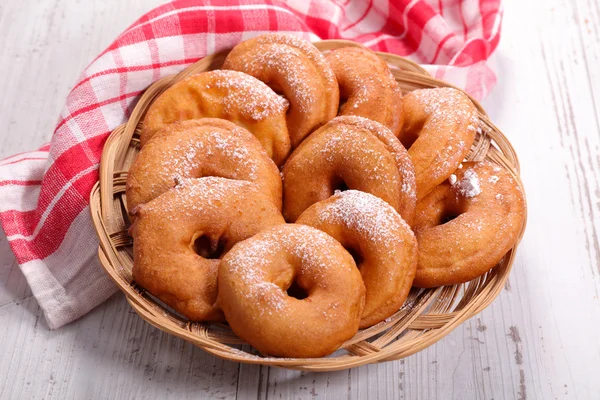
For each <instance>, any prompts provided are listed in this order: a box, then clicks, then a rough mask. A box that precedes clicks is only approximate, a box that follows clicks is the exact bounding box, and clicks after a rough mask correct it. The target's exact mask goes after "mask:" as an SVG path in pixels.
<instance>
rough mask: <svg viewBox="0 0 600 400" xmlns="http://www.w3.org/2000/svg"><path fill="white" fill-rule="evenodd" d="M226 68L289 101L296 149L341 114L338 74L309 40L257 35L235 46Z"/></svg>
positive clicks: (285, 36)
mask: <svg viewBox="0 0 600 400" xmlns="http://www.w3.org/2000/svg"><path fill="white" fill-rule="evenodd" d="M223 69H233V70H236V71H242V72H245V73H247V74H249V75H252V76H254V77H256V78H258V79H260V80H261V81H263V82H265V83H266V84H267V85H269V86H270V87H271V88H273V89H274V90H275V91H276V92H278V93H282V94H283V95H284V96H285V97H286V98H287V99H288V100H289V102H290V109H289V111H288V115H287V127H288V131H289V134H290V139H291V141H292V147H296V146H298V145H299V144H300V142H301V141H302V140H303V139H304V138H305V137H306V136H307V135H308V134H309V133H311V132H312V131H314V130H315V129H317V128H318V127H319V126H321V125H323V124H324V123H325V122H327V121H329V120H330V119H332V118H333V117H335V116H336V114H337V111H338V102H339V97H340V96H339V89H338V84H337V81H336V79H335V75H334V74H333V71H332V70H331V67H329V64H328V63H327V61H325V58H324V57H323V55H322V54H321V53H320V52H319V50H317V48H316V47H314V46H313V45H312V44H311V43H310V42H308V41H306V40H303V39H300V38H298V37H295V36H291V35H285V34H280V33H267V34H264V35H260V36H257V37H255V38H253V39H250V40H246V41H244V42H242V43H240V44H238V45H237V46H235V47H234V48H233V49H232V50H231V52H230V53H229V55H228V56H227V58H226V59H225V63H224V64H223Z"/></svg>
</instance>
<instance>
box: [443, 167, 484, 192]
mask: <svg viewBox="0 0 600 400" xmlns="http://www.w3.org/2000/svg"><path fill="white" fill-rule="evenodd" d="M450 184H451V185H452V187H453V188H455V189H456V190H457V191H458V193H460V194H461V195H463V196H464V197H467V198H471V197H475V196H477V195H478V194H479V193H481V186H480V185H479V177H478V176H477V173H476V172H475V171H474V170H473V169H472V168H470V169H467V170H466V171H465V173H464V175H463V177H462V179H461V180H460V181H457V180H456V177H455V179H454V183H452V182H450Z"/></svg>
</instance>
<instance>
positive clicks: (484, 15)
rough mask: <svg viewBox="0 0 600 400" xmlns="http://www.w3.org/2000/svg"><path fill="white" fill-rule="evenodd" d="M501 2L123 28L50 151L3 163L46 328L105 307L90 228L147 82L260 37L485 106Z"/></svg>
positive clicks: (362, 4) (218, 9)
mask: <svg viewBox="0 0 600 400" xmlns="http://www.w3.org/2000/svg"><path fill="white" fill-rule="evenodd" d="M501 17H502V11H501V6H500V1H499V0H370V1H362V0H356V1H354V0H346V1H344V0H287V1H274V0H260V1H257V0H236V1H230V0H212V1H208V0H204V1H202V0H178V1H173V2H170V3H167V4H165V5H163V6H160V7H158V8H156V9H154V10H152V11H150V12H149V13H147V14H146V15H144V16H142V17H141V18H140V19H139V20H137V21H136V22H135V23H134V24H133V25H131V26H130V27H129V28H127V29H126V30H125V31H124V32H123V33H122V34H121V35H120V36H119V37H118V38H117V39H116V40H115V42H114V43H112V44H111V45H110V46H109V47H108V48H107V49H106V50H105V51H104V52H102V53H101V54H100V55H99V56H98V57H97V58H96V59H95V60H94V61H92V63H91V64H90V65H89V66H88V67H87V68H86V69H85V71H84V72H83V73H82V74H81V76H80V78H79V80H78V82H77V84H76V85H75V87H74V88H73V90H72V91H71V93H70V94H69V96H68V97H67V100H66V104H65V107H64V109H63V111H62V113H61V115H60V119H59V122H58V124H57V126H56V129H55V131H54V134H53V136H52V139H51V142H50V144H48V145H45V146H42V147H40V148H39V149H38V150H36V151H32V152H27V153H22V154H19V155H15V156H12V157H9V158H7V159H5V160H3V161H1V162H0V222H1V223H2V227H3V229H4V231H5V233H6V235H7V238H8V241H9V243H10V246H11V248H12V250H13V252H14V254H15V257H16V258H17V261H18V263H19V265H20V267H21V270H22V271H23V274H24V275H25V277H26V279H27V281H28V283H29V285H30V286H31V290H32V292H33V294H34V296H35V297H36V298H37V300H38V302H39V304H40V306H41V307H42V309H43V311H44V315H45V317H46V320H47V322H48V326H49V327H50V328H51V329H55V328H58V327H60V326H62V325H64V324H66V323H68V322H70V321H73V320H74V319H76V318H78V317H80V316H81V315H83V314H85V313H87V312H88V311H89V310H91V309H92V308H94V307H95V306H97V305H98V304H100V303H101V302H103V301H104V300H106V299H107V298H108V297H109V296H110V295H111V294H113V293H114V292H115V291H116V286H115V285H114V284H113V283H112V282H111V281H110V279H109V278H108V276H107V275H106V274H105V273H104V271H103V270H102V268H101V267H100V264H99V261H98V259H97V248H98V240H97V238H96V236H95V232H94V229H93V227H92V222H91V220H90V218H89V194H90V191H91V188H92V186H93V185H94V184H95V182H96V181H97V179H98V164H99V161H100V155H101V153H102V147H103V145H104V142H105V140H106V138H107V137H108V135H109V134H110V132H111V131H112V130H113V129H114V128H116V127H117V126H118V125H120V124H122V123H124V122H125V121H126V120H127V117H128V116H129V114H130V113H131V111H132V109H133V107H134V106H135V103H136V101H137V99H138V97H139V95H140V94H141V93H142V92H143V91H144V89H145V88H146V87H148V86H149V85H150V84H151V83H152V82H154V81H156V80H158V79H160V78H161V77H164V76H166V75H169V74H174V73H177V72H179V71H181V70H182V69H184V68H185V67H186V66H188V65H189V64H191V63H193V62H195V61H197V60H198V59H200V58H202V57H204V56H205V55H208V54H212V53H214V52H218V51H220V50H223V49H227V48H231V47H233V46H234V45H236V44H237V43H239V42H241V41H243V40H245V39H248V38H250V37H253V36H256V35H258V34H261V33H264V32H269V31H279V32H287V33H290V34H295V35H298V36H301V37H304V38H306V39H309V40H313V41H314V40H319V39H348V40H354V41H358V42H361V43H363V44H364V45H366V46H367V47H369V48H371V49H373V50H377V51H384V52H390V53H395V54H398V55H401V56H404V57H408V58H411V59H412V60H414V61H416V62H418V63H420V64H424V65H425V67H426V68H427V70H428V71H429V72H430V73H432V75H433V76H435V77H436V78H438V79H444V80H448V81H450V82H452V83H454V84H455V85H457V86H459V87H462V88H464V89H465V90H466V91H467V92H469V93H470V94H471V95H472V96H473V97H475V98H477V99H481V98H483V97H485V96H486V95H487V93H488V92H489V91H490V90H491V89H492V87H493V86H494V85H495V83H496V78H495V76H494V74H493V72H492V71H491V70H490V69H489V68H488V66H487V65H486V60H487V59H488V58H489V56H490V55H491V53H492V52H493V51H494V49H495V48H496V46H497V44H498V41H499V39H500V25H501Z"/></svg>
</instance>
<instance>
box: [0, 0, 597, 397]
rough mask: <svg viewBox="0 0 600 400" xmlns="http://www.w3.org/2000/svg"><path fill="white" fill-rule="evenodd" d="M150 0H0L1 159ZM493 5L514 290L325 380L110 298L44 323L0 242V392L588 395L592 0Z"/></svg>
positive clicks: (591, 363) (48, 128)
mask: <svg viewBox="0 0 600 400" xmlns="http://www.w3.org/2000/svg"><path fill="white" fill-rule="evenodd" d="M159 3H162V1H161V0H135V1H134V0H130V1H127V2H123V1H117V0H85V1H83V0H81V1H72V0H36V1H34V0H23V1H18V2H17V1H11V2H7V1H5V2H1V3H0V46H1V48H2V49H3V57H2V58H0V71H1V72H2V74H0V89H1V90H2V93H3V94H4V95H3V96H2V97H0V129H2V132H4V133H3V134H2V135H0V157H4V156H7V155H10V154H12V153H15V152H20V151H25V150H28V149H31V148H34V147H37V146H40V145H42V144H43V143H44V142H46V141H48V140H49V138H50V136H51V134H52V131H53V128H54V123H55V122H56V119H57V117H58V113H59V112H60V109H61V107H62V104H63V100H64V98H65V97H66V95H67V94H68V91H69V89H70V87H72V85H73V84H74V83H75V81H76V80H77V76H78V74H79V73H80V72H81V70H82V69H83V68H84V67H85V65H86V64H87V63H88V62H89V61H91V59H92V58H93V57H94V56H95V55H97V54H98V53H99V52H100V51H101V50H102V49H103V48H104V47H106V46H107V45H108V44H109V43H110V41H111V40H112V39H113V38H114V37H116V35H117V34H118V33H119V32H120V31H122V30H123V29H124V28H125V27H126V26H128V25H129V24H130V23H131V22H133V20H134V19H135V18H136V17H138V16H139V15H141V14H142V13H143V12H145V11H147V10H149V9H150V8H151V7H153V6H155V5H157V4H159ZM504 7H505V10H504V16H505V19H504V26H503V33H502V35H503V36H502V40H501V42H500V46H499V49H498V52H497V53H496V54H495V56H494V57H493V60H492V66H493V67H494V69H495V71H496V72H497V75H498V81H499V84H498V86H497V88H496V89H495V90H494V92H493V93H492V95H491V96H490V97H489V98H488V99H487V100H486V101H485V102H484V106H485V107H486V109H487V110H488V112H489V113H490V114H491V116H492V119H493V120H494V121H495V122H496V123H497V125H498V126H499V127H500V128H501V129H502V130H503V131H504V133H505V134H506V135H507V136H508V137H509V138H510V139H511V141H512V142H513V144H514V145H515V148H516V149H517V151H518V154H519V155H520V158H521V164H522V176H523V180H524V182H525V185H526V188H527V197H528V203H529V205H530V210H529V221H528V229H527V232H526V234H525V237H524V238H523V243H522V244H521V246H520V247H519V253H518V255H517V261H516V263H515V266H514V269H513V273H512V275H511V278H510V280H509V284H507V286H506V290H505V291H504V292H503V293H502V294H501V295H500V296H499V298H498V299H497V300H496V301H495V302H494V303H493V304H492V305H491V306H490V307H489V308H488V309H486V310H485V311H484V312H482V313H481V314H480V315H479V316H477V317H476V318H473V319H471V320H469V321H467V322H466V323H465V324H463V325H462V326H460V327H459V328H458V329H456V330H455V331H454V332H452V334H450V335H449V336H448V337H446V338H445V339H444V340H442V341H441V342H439V343H438V344H436V345H434V346H432V347H430V348H428V349H426V350H424V351H422V352H420V353H418V354H416V355H414V356H412V357H409V358H407V359H405V360H400V361H396V362H389V363H385V364H378V365H370V366H364V367H360V368H356V369H353V370H350V371H340V372H332V373H325V374H309V373H300V372H295V371H287V370H283V369H279V368H267V367H260V366H250V365H238V364H234V363H230V362H224V361H221V360H219V359H217V358H215V357H212V356H209V355H208V354H206V353H204V352H202V351H201V350H199V349H196V348H194V347H193V346H191V345H189V344H187V343H185V342H182V341H181V340H179V339H176V338H173V337H169V336H168V335H165V334H163V333H162V332H160V331H158V330H156V329H154V328H152V327H151V326H149V325H148V324H146V323H145V322H143V321H142V320H141V319H140V318H139V317H138V316H137V315H136V314H135V313H133V312H132V311H131V310H130V308H129V306H128V305H127V303H126V302H125V301H124V299H123V298H122V297H121V296H119V295H117V296H115V297H113V298H111V299H110V300H109V301H108V302H106V303H105V304H103V305H101V306H100V307H98V308H97V309H95V310H94V311H93V312H91V313H90V314H88V315H86V316H85V317H83V318H81V319H80V320H78V321H76V322H74V323H72V324H70V325H68V326H66V327H64V328H62V329H59V330H56V331H49V330H48V328H47V326H46V324H45V322H44V319H43V315H42V313H41V311H40V309H39V307H38V306H37V303H36V301H35V299H34V298H33V297H31V292H30V291H29V289H28V287H27V284H26V282H25V279H24V277H23V275H22V274H21V272H20V270H19V268H18V265H17V264H16V262H15V261H14V258H13V257H12V254H11V253H10V250H9V247H8V244H7V242H6V240H5V238H4V236H0V326H2V327H6V328H4V329H0V354H1V355H2V356H1V357H0V398H2V399H13V398H15V399H16V398H31V399H41V398H57V399H63V398H99V399H100V398H165V397H170V398H198V397H200V398H236V397H237V398H243V399H245V398H257V399H267V398H300V399H312V398H317V397H318V398H326V399H327V398H330V399H339V398H352V399H354V398H381V399H413V398H418V399H435V398H439V399H448V398H452V399H492V398H493V399H496V400H498V399H537V398H539V399H555V398H557V399H577V398H580V399H588V398H595V397H597V395H598V393H600V380H599V379H598V378H597V376H596V375H597V371H598V368H600V341H598V339H597V332H598V331H600V299H599V298H598V292H599V291H600V244H599V235H600V123H599V121H600V70H599V69H598V65H600V5H599V4H598V2H597V1H596V0H576V1H569V0H549V1H543V0H531V1H528V2H523V1H516V0H505V1H504ZM25 70H27V71H28V72H27V73H26V74H25V73H24V71H25Z"/></svg>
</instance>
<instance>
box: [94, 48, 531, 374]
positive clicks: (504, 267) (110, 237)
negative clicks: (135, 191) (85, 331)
mask: <svg viewBox="0 0 600 400" xmlns="http://www.w3.org/2000/svg"><path fill="white" fill-rule="evenodd" d="M315 45H316V46H317V48H318V49H319V50H320V51H322V52H327V51H329V50H331V49H335V48H339V47H347V46H360V45H359V44H357V43H354V42H348V41H342V40H327V41H322V42H317V43H315ZM226 55H227V52H222V53H218V54H214V55H210V56H207V57H205V58H203V59H202V60H200V61H198V62H196V63H195V64H193V65H191V66H190V67H188V68H186V69H185V70H184V71H182V72H181V73H179V74H178V75H174V76H168V77H164V78H162V79H160V80H159V81H157V82H155V83H154V84H153V85H152V86H150V87H149V88H148V89H147V90H146V91H145V92H144V94H143V95H142V96H141V98H140V100H139V102H138V104H137V106H136V107H135V109H134V111H133V112H132V114H131V118H130V119H129V121H128V122H127V123H126V124H124V125H121V126H119V127H118V128H117V129H115V130H114V131H113V133H112V134H111V135H110V137H109V138H108V140H107V141H106V144H105V146H104V151H103V153H102V161H101V163H100V181H99V182H98V183H97V184H96V186H95V187H94V188H93V190H92V193H91V198H90V206H91V214H92V220H93V222H94V226H95V228H96V231H97V233H98V237H99V239H100V247H99V249H98V255H99V258H100V262H101V264H102V266H103V268H104V269H105V270H106V272H107V273H108V274H109V276H110V277H111V278H112V279H113V280H114V282H115V283H116V284H117V286H118V287H119V288H120V289H121V290H122V291H123V293H125V296H126V298H127V301H128V302H129V303H130V304H131V306H132V307H133V309H134V310H135V311H136V312H137V313H138V314H139V315H140V316H141V317H142V318H143V319H144V320H146V321H147V322H149V323H150V324H152V325H154V326H155V327H157V328H159V329H161V330H163V331H165V332H167V333H170V334H172V335H175V336H178V337H180V338H182V339H184V340H187V341H188V342H191V343H193V344H194V345H196V346H199V347H201V348H202V349H204V350H205V351H207V352H209V353H211V354H214V355H216V356H218V357H222V358H225V359H228V360H231V361H238V362H243V363H251V364H263V365H275V366H279V367H284V368H291V369H298V370H305V371H335V370H341V369H346V368H353V367H357V366H359V365H364V364H369V363H375V362H383V361H390V360H397V359H400V358H403V357H407V356H410V355H411V354H414V353H416V352H418V351H421V350H423V349H425V348H426V347H429V346H431V345H432V344H433V343H435V342H437V341H438V340H440V339H442V338H443V337H444V336H446V335H448V334H449V333H450V332H451V331H452V330H453V329H454V328H456V327H457V326H458V325H459V324H461V323H462V322H463V321H465V320H467V319H469V318H471V317H473V316H474V315H476V314H477V313H479V312H480V311H482V310H483V309H484V308H485V307H487V306H488V305H489V304H490V303H491V302H492V301H493V300H494V299H495V298H496V296H498V294H499V293H500V291H501V290H502V288H503V287H504V284H505V283H506V280H507V279H508V275H509V273H510V270H511V266H512V263H513V260H514V257H515V251H516V245H515V247H514V248H512V249H511V250H510V251H509V252H508V253H506V255H505V256H504V258H503V259H502V260H501V261H500V263H499V264H498V265H497V266H495V267H494V268H493V269H492V270H490V271H489V272H487V273H486V274H484V275H483V276H480V277H479V278H476V279H474V280H472V281H470V282H467V283H464V284H460V285H454V286H445V287H439V288H434V289H415V288H413V289H412V290H411V292H410V295H409V296H408V299H407V300H406V302H405V304H404V306H403V307H402V308H401V309H400V310H398V312H396V313H395V314H394V315H392V316H391V317H389V318H388V319H386V320H385V321H383V322H381V323H379V324H377V325H375V326H372V327H370V328H368V329H364V330H361V331H359V332H358V333H357V334H356V335H355V336H354V337H353V338H352V339H350V340H348V341H347V342H346V343H344V345H343V346H342V347H341V348H340V350H338V351H336V352H335V353H334V354H332V355H330V356H328V357H323V358H305V359H298V358H275V357H265V356H263V355H261V354H259V353H258V352H257V351H256V350H255V349H254V348H252V347H251V346H250V345H247V344H245V343H244V342H243V341H242V340H241V339H240V338H238V337H237V336H236V335H235V334H234V333H233V332H232V331H231V330H230V329H229V327H228V326H227V325H226V324H215V323H213V324H207V323H196V322H190V321H188V320H187V319H185V318H184V317H182V316H181V315H179V314H177V313H175V312H173V310H171V309H170V308H169V307H167V306H165V305H164V304H163V303H161V302H160V301H159V300H157V299H156V298H154V297H153V296H152V295H150V294H149V293H147V292H146V291H145V290H144V289H143V288H141V287H139V286H138V285H137V284H136V283H135V282H134V281H133V279H132V275H131V269H132V266H133V252H132V239H131V237H130V236H129V235H128V233H127V229H128V228H129V220H128V216H127V212H126V209H127V208H126V198H125V181H126V179H127V171H128V169H129V167H130V166H131V164H132V163H133V161H134V160H135V157H136V155H137V153H138V151H139V139H138V134H139V129H140V125H141V122H140V121H141V120H142V119H143V116H144V113H145V112H146V110H147V109H148V107H149V105H150V104H151V103H152V101H153V100H154V99H155V98H156V97H157V96H158V95H159V94H160V93H162V92H163V91H164V90H165V89H167V88H168V87H170V86H171V85H173V84H175V83H176V82H178V81H180V80H182V79H184V78H186V77H188V76H190V75H192V74H196V73H199V72H203V71H209V70H213V69H218V68H220V67H221V65H222V63H223V61H224V59H225V57H226ZM378 55H379V56H380V57H381V58H383V59H384V60H385V61H386V62H387V63H388V64H389V65H390V68H391V70H392V73H393V74H394V76H395V78H396V80H397V81H398V83H399V84H400V87H401V88H402V90H403V92H404V93H407V92H410V91H412V90H415V89H421V88H434V87H444V86H452V85H450V84H448V83H445V82H442V81H438V80H435V79H433V78H431V77H430V76H429V75H428V74H427V72H426V71H425V70H423V69H422V68H421V67H419V66H418V65H417V64H415V63H413V62H411V61H409V60H406V59H404V58H401V57H398V56H396V55H392V54H387V53H378ZM474 103H475V105H476V106H477V108H478V110H479V129H478V130H477V132H478V133H477V138H476V139H475V143H474V144H473V146H472V148H471V151H470V153H469V154H468V156H467V160H469V161H473V160H474V161H481V160H484V159H487V160H489V161H492V162H494V163H496V164H497V165H499V166H500V167H502V168H504V169H506V170H507V171H508V172H509V173H510V174H512V176H513V177H514V178H515V180H516V181H517V182H518V183H519V185H520V186H521V189H523V187H522V183H521V180H520V179H519V162H518V160H517V156H516V154H515V151H514V149H513V148H512V146H511V145H510V143H509V142H508V140H507V139H506V137H505V136H504V135H503V134H502V133H501V132H500V131H499V130H498V128H496V127H495V126H494V125H493V124H492V123H491V121H490V120H489V119H488V116H487V114H486V113H485V111H484V110H483V109H482V108H481V106H480V105H479V104H478V103H477V102H476V101H474ZM524 230H525V224H524V225H523V227H522V228H521V232H520V235H519V240H520V239H521V237H522V235H523V231H524ZM517 244H518V241H517Z"/></svg>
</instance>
